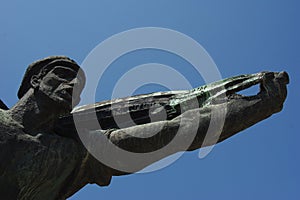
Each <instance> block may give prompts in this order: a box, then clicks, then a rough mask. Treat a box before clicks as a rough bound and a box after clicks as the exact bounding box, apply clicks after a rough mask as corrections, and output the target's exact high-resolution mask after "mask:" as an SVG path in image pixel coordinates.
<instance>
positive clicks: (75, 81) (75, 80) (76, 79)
mask: <svg viewBox="0 0 300 200" xmlns="http://www.w3.org/2000/svg"><path fill="white" fill-rule="evenodd" d="M78 84H80V81H79V80H78V78H73V80H72V81H71V82H70V83H69V85H72V86H74V85H78Z"/></svg>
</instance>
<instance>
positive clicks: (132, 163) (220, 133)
mask: <svg viewBox="0 0 300 200" xmlns="http://www.w3.org/2000/svg"><path fill="white" fill-rule="evenodd" d="M255 76H256V79H255V80H256V83H260V92H259V93H258V94H257V95H254V96H242V95H238V94H235V93H234V92H233V93H232V92H229V93H230V94H226V98H225V99H224V98H223V99H217V98H211V99H210V102H208V103H207V104H206V105H204V106H203V107H201V108H198V109H192V110H188V111H186V112H184V113H183V114H181V115H179V116H178V117H176V118H174V119H172V120H166V121H158V122H154V123H149V124H144V125H139V126H133V127H128V128H124V129H119V130H114V131H106V132H105V135H106V137H107V138H108V139H109V140H108V141H105V139H103V138H102V139H100V140H98V139H95V138H97V135H103V131H99V132H98V134H97V131H94V132H91V133H90V134H91V135H92V136H91V137H92V138H93V139H92V141H94V142H91V144H90V147H91V150H92V153H95V154H97V152H98V153H99V152H105V156H107V157H109V158H110V159H111V160H114V159H115V160H116V162H115V163H113V164H112V165H113V167H112V168H114V169H117V170H116V171H115V172H114V174H113V175H122V174H126V173H131V172H135V171H138V170H141V169H142V168H144V167H146V166H147V165H149V164H152V163H153V162H155V161H157V160H160V159H162V158H164V157H166V156H169V155H171V154H173V153H176V152H179V151H191V150H195V149H198V148H201V147H203V146H210V145H214V144H216V143H218V142H221V141H223V140H225V139H227V138H229V137H231V136H233V135H235V134H236V133H238V132H240V131H242V130H244V129H246V128H248V127H250V126H252V125H254V124H256V123H257V122H259V121H261V120H264V119H266V118H268V117H269V116H271V115H272V114H274V113H277V112H279V111H280V110H281V109H282V106H283V103H284V100H285V98H286V95H287V91H286V84H288V82H289V78H288V75H287V73H285V72H281V73H273V72H263V73H259V74H256V75H255ZM243 84H245V83H240V84H235V85H234V87H233V88H238V87H241V88H243V87H244V86H243ZM231 89H232V88H231ZM231 89H230V88H229V89H228V91H230V90H231ZM99 133H100V134H99ZM111 144H113V145H111ZM120 149H122V150H121V151H120ZM123 150H125V151H123ZM124 152H125V153H124ZM126 152H131V153H132V152H133V153H138V154H141V155H142V156H135V155H132V154H131V153H129V154H126ZM123 153H124V154H123ZM100 154H101V153H100ZM121 154H123V155H122V156H120V155H121ZM98 155H99V154H98ZM105 156H104V157H105ZM126 156H128V157H126ZM96 157H97V155H96ZM98 159H103V160H100V161H104V163H105V162H106V161H105V158H103V157H101V155H100V157H99V158H98ZM118 169H121V170H118ZM122 169H124V170H122ZM124 172H125V173H124Z"/></svg>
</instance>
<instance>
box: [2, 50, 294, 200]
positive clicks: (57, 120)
mask: <svg viewBox="0 0 300 200" xmlns="http://www.w3.org/2000/svg"><path fill="white" fill-rule="evenodd" d="M77 73H79V74H80V75H79V76H76V75H77ZM84 79H85V76H84V73H83V72H82V70H81V69H80V67H79V66H78V65H77V64H76V63H75V62H74V61H73V60H71V59H69V58H67V57H64V56H56V57H49V58H46V59H43V60H40V61H37V62H35V63H33V64H31V65H30V66H29V68H28V70H27V71H26V75H25V77H24V79H23V81H22V85H21V87H20V90H19V93H18V95H19V98H20V100H19V101H18V102H17V104H16V105H15V106H13V107H12V108H10V109H8V108H7V107H6V106H5V104H4V103H3V102H2V101H1V102H0V108H1V109H0V147H1V152H0V159H1V163H0V196H1V197H2V198H3V199H65V198H67V197H69V196H71V195H73V194H74V193H76V192H77V191H78V190H80V189H81V188H82V187H83V186H85V185H86V184H88V183H96V184H98V185H100V186H105V185H109V183H110V180H111V178H112V176H119V175H123V174H128V173H133V172H135V171H138V170H140V169H142V168H144V167H146V166H147V165H149V164H151V163H153V162H155V161H157V160H159V159H161V158H164V157H166V156H168V155H170V154H173V153H175V152H178V151H192V150H195V149H198V148H201V147H202V146H208V145H213V144H214V143H213V141H216V142H221V141H223V140H225V139H227V138H229V137H231V136H233V135H235V134H236V133H238V132H240V131H242V130H244V129H246V128H248V127H250V126H252V125H254V124H255V123H257V122H259V121H261V120H264V119H266V118H268V117H270V116H271V115H272V114H274V113H277V112H279V111H281V110H282V108H283V103H284V101H285V98H286V95H287V90H286V85H287V84H288V83H289V77H288V75H287V73H286V72H280V73H277V72H261V73H257V74H250V75H241V76H237V77H233V78H228V79H225V80H222V81H218V82H216V83H212V84H209V85H206V86H202V87H199V88H196V89H194V90H191V91H170V92H159V93H152V94H146V95H138V96H133V97H127V98H122V99H115V100H111V101H105V102H100V103H96V104H94V105H87V106H82V107H79V108H77V109H76V110H75V111H74V112H73V114H75V115H77V116H80V118H79V119H80V120H79V122H78V123H79V124H80V126H83V127H86V134H87V135H89V134H91V135H95V134H96V135H97V134H98V135H99V136H104V137H106V138H107V139H108V140H109V141H110V142H111V143H112V144H115V145H116V146H117V147H120V148H122V149H125V150H127V151H130V152H138V153H145V152H153V151H155V150H158V149H160V148H162V147H164V146H166V145H167V144H169V143H170V142H171V140H172V139H173V138H174V137H175V136H179V142H177V143H176V144H175V145H173V146H172V148H170V149H169V150H166V151H163V152H160V153H159V154H157V155H155V156H153V157H151V158H146V159H145V161H144V162H141V163H138V164H136V166H135V168H133V170H132V171H131V172H128V171H122V170H118V169H115V168H114V169H113V168H111V167H108V166H106V165H104V164H102V163H101V162H99V161H97V160H96V159H95V158H94V157H93V156H91V154H89V153H88V151H87V150H86V149H85V147H84V146H83V145H82V143H81V141H80V140H79V137H78V133H77V130H76V128H75V125H74V121H73V116H72V114H70V112H71V109H72V95H73V98H74V99H75V101H76V102H77V103H78V102H79V99H80V98H79V96H80V92H78V93H76V94H74V93H72V92H73V89H74V88H77V91H81V90H82V88H83V86H84V83H85V80H84ZM256 84H259V85H260V91H259V92H258V93H257V94H256V95H253V96H243V95H239V94H237V92H239V91H241V90H244V89H246V88H248V87H251V86H253V85H256ZM74 95H75V96H74ZM195 102H196V104H195ZM94 108H95V111H96V116H97V119H96V120H97V121H98V122H99V124H100V126H101V130H99V127H97V126H95V127H93V126H92V125H90V124H89V121H90V120H91V119H92V118H94V116H95V115H93V111H94ZM224 108H226V111H227V112H226V115H225V122H224V126H223V127H222V129H221V130H220V135H218V134H217V135H212V138H211V140H208V141H204V138H205V136H206V133H207V130H208V127H209V124H210V121H211V118H212V110H218V109H220V110H222V109H224ZM128 115H129V116H130V117H131V119H132V120H133V121H134V122H135V124H134V125H132V123H131V122H129V121H128V118H126V117H125V116H128ZM217 118H218V117H217ZM120 121H121V122H122V123H121V124H120V123H119V122H120ZM117 122H118V123H117ZM196 123H197V124H196ZM179 126H183V130H184V131H181V132H178V129H179ZM195 126H196V127H198V128H197V130H196V136H195V138H194V139H193V141H192V143H191V144H190V145H189V146H188V147H186V146H184V145H183V144H181V142H180V141H183V140H184V139H185V138H187V137H188V136H189V134H190V133H191V130H193V129H194V127H195ZM157 127H163V128H161V129H157V130H159V131H158V132H157V134H155V135H151V136H150V135H149V134H150V133H149V132H148V131H147V130H151V129H156V128H157ZM129 133H130V134H129ZM214 137H215V138H214ZM97 146H99V148H102V147H103V146H105V144H97ZM101 150H103V151H105V149H101ZM112 159H114V158H112ZM119 163H120V166H121V165H124V166H126V165H131V164H132V163H130V161H128V163H127V162H126V161H124V162H123V161H122V160H120V162H119Z"/></svg>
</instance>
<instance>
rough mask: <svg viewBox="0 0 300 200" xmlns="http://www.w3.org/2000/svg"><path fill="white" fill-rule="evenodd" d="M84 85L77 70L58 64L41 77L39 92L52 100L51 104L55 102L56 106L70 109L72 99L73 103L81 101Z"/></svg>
mask: <svg viewBox="0 0 300 200" xmlns="http://www.w3.org/2000/svg"><path fill="white" fill-rule="evenodd" d="M83 86H84V80H82V79H81V78H80V76H77V72H76V71H74V70H72V69H70V68H68V67H63V66H57V67H55V68H53V69H51V70H50V71H49V72H48V73H47V74H46V75H45V76H44V77H42V78H41V80H40V84H39V92H40V93H42V94H43V96H44V97H47V98H48V99H49V100H50V101H49V104H50V105H51V104H52V103H54V104H56V105H55V106H58V107H59V108H63V109H66V110H67V111H70V110H71V109H72V100H73V105H77V104H78V103H79V101H80V93H81V91H82V89H83ZM74 88H75V89H74ZM73 91H74V92H73ZM53 109H58V108H53Z"/></svg>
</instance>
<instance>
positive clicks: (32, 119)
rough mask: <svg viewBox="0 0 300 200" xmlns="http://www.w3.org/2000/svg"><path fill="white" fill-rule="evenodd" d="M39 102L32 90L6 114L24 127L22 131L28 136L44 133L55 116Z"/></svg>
mask: <svg viewBox="0 0 300 200" xmlns="http://www.w3.org/2000/svg"><path fill="white" fill-rule="evenodd" d="M41 103H42V102H39V99H38V98H37V97H36V96H35V95H34V90H33V89H30V90H29V91H28V92H27V93H26V94H25V95H24V96H23V97H22V98H21V99H20V100H19V101H18V102H17V103H16V105H14V106H13V107H12V108H11V109H10V110H9V111H8V113H9V114H10V116H11V117H12V118H13V120H15V121H16V122H17V123H19V124H21V125H22V126H23V127H24V131H25V132H26V133H28V134H30V135H36V134H37V133H39V132H41V131H46V130H45V129H47V127H51V126H52V124H53V121H54V120H55V119H57V115H56V114H55V113H53V112H51V111H49V109H46V107H45V106H43V105H42V104H41Z"/></svg>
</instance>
